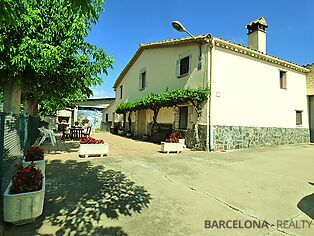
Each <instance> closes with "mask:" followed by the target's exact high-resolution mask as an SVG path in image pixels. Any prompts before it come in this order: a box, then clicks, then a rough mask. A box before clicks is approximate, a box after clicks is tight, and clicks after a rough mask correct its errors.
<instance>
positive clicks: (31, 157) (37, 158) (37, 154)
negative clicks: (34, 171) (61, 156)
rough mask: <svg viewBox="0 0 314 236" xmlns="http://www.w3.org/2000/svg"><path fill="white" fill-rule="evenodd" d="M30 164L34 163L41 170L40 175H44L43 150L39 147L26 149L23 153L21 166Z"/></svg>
mask: <svg viewBox="0 0 314 236" xmlns="http://www.w3.org/2000/svg"><path fill="white" fill-rule="evenodd" d="M32 162H34V163H35V166H36V167H37V168H38V169H40V170H41V172H42V173H45V169H46V168H45V166H46V164H45V160H44V149H43V148H42V147H39V146H33V147H30V148H29V149H27V151H26V152H25V159H24V161H23V166H28V165H30V164H31V163H32Z"/></svg>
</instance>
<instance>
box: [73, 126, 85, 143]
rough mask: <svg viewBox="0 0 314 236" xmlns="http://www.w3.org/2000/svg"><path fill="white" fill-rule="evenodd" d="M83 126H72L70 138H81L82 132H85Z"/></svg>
mask: <svg viewBox="0 0 314 236" xmlns="http://www.w3.org/2000/svg"><path fill="white" fill-rule="evenodd" d="M83 130H84V129H83V128H82V127H71V128H70V138H71V139H72V140H79V139H80V138H81V137H82V132H83Z"/></svg>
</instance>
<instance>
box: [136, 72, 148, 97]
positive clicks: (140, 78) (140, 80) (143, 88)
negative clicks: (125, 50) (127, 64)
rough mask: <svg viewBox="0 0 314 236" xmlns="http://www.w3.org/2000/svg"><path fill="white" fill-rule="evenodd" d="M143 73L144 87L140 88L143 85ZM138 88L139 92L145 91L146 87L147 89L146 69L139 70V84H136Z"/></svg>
mask: <svg viewBox="0 0 314 236" xmlns="http://www.w3.org/2000/svg"><path fill="white" fill-rule="evenodd" d="M143 73H145V84H144V87H142V85H143V83H142V79H143V77H142V74H143ZM138 87H139V90H140V91H142V90H145V89H146V87H147V70H146V68H143V69H141V70H140V75H139V84H138Z"/></svg>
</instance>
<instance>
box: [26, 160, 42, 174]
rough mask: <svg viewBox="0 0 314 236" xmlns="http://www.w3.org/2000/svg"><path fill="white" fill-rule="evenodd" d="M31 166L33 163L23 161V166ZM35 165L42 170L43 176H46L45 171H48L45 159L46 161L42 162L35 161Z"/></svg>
mask: <svg viewBox="0 0 314 236" xmlns="http://www.w3.org/2000/svg"><path fill="white" fill-rule="evenodd" d="M30 164H32V162H31V161H23V163H22V166H23V167H25V166H28V165H30ZM34 164H35V166H36V168H37V169H39V170H41V173H42V174H45V171H46V162H45V159H44V160H40V161H34Z"/></svg>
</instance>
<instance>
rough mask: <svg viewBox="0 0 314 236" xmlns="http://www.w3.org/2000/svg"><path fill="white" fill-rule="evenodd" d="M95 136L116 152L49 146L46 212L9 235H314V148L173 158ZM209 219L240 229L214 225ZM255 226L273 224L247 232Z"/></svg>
mask: <svg viewBox="0 0 314 236" xmlns="http://www.w3.org/2000/svg"><path fill="white" fill-rule="evenodd" d="M93 137H96V138H102V139H104V140H105V141H106V142H108V143H109V145H110V155H109V156H107V157H104V158H79V157H78V152H77V148H78V143H77V142H69V141H67V142H62V141H61V140H58V146H57V147H51V146H50V145H49V144H45V148H46V152H47V155H46V159H47V166H46V178H47V183H46V198H45V206H44V213H43V215H42V216H41V217H40V218H38V219H36V221H35V223H34V224H29V225H24V226H18V227H15V226H12V225H7V227H6V232H5V235H271V236H273V235H314V194H313V192H314V186H313V185H314V183H313V182H314V145H310V144H308V145H291V146H282V147H277V148H265V149H255V150H242V151H232V152H215V153H206V152H193V151H190V150H185V151H184V152H183V153H181V154H169V155H167V154H162V153H159V152H158V151H159V145H156V144H152V143H147V142H141V141H135V140H131V139H127V138H124V137H120V136H115V135H112V134H109V133H98V134H95V135H93ZM205 220H209V221H211V223H213V222H214V221H215V220H216V221H221V222H222V220H225V221H227V220H232V221H233V222H235V223H233V225H234V224H235V225H234V227H233V229H217V227H216V228H213V229H209V228H205ZM279 220H280V221H283V220H286V224H285V226H286V227H278V228H277V222H279ZM305 220H306V221H305ZM252 221H255V222H258V221H261V222H264V221H265V225H263V226H264V227H263V228H261V229H258V228H252V227H247V228H239V224H241V223H242V224H244V222H252ZM311 221H313V222H312V225H311V226H310V227H309V226H308V225H307V224H305V225H303V226H302V225H300V224H301V223H302V222H303V223H304V222H311ZM237 222H238V223H237ZM298 223H299V224H298ZM296 224H298V225H296ZM293 225H294V226H295V227H293ZM287 226H289V227H287Z"/></svg>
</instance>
